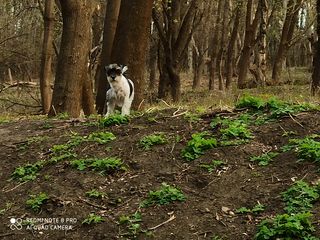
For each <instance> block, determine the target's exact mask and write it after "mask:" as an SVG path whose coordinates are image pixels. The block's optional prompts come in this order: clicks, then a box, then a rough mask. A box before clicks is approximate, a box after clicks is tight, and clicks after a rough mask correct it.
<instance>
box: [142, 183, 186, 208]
mask: <svg viewBox="0 0 320 240" xmlns="http://www.w3.org/2000/svg"><path fill="white" fill-rule="evenodd" d="M185 200H186V197H185V195H184V194H183V192H182V191H181V190H179V189H177V188H175V187H172V186H170V185H168V184H166V183H162V185H161V188H160V189H159V190H157V191H150V192H149V194H148V197H147V199H146V200H145V201H143V202H142V203H141V206H142V207H149V206H152V205H156V204H157V205H166V204H169V203H172V202H174V201H180V202H183V201H185Z"/></svg>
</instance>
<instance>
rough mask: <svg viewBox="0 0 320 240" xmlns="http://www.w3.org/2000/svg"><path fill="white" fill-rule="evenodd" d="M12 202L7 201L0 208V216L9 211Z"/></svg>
mask: <svg viewBox="0 0 320 240" xmlns="http://www.w3.org/2000/svg"><path fill="white" fill-rule="evenodd" d="M13 205H14V204H13V203H12V202H7V203H6V205H5V207H4V208H1V209H0V216H1V215H3V214H5V212H7V211H9V210H10V209H11V208H12V207H13Z"/></svg>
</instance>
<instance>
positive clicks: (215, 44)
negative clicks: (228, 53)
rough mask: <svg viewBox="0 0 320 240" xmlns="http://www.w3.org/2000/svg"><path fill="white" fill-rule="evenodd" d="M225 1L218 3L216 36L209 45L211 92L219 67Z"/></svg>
mask: <svg viewBox="0 0 320 240" xmlns="http://www.w3.org/2000/svg"><path fill="white" fill-rule="evenodd" d="M223 2H224V1H222V0H219V2H218V10H217V19H216V24H215V29H214V35H213V39H212V41H211V42H210V43H209V48H210V50H209V56H210V59H211V60H210V62H209V63H208V64H209V65H208V68H209V90H213V89H214V80H215V73H216V66H217V58H218V56H217V55H218V49H219V43H220V41H219V39H220V34H221V32H222V27H221V24H222V23H221V14H222V4H223Z"/></svg>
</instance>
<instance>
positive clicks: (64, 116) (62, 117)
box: [54, 112, 70, 120]
mask: <svg viewBox="0 0 320 240" xmlns="http://www.w3.org/2000/svg"><path fill="white" fill-rule="evenodd" d="M54 118H56V119H59V120H67V119H69V118H70V116H69V114H68V113H67V112H64V113H59V114H57V115H56V116H55V117H54Z"/></svg>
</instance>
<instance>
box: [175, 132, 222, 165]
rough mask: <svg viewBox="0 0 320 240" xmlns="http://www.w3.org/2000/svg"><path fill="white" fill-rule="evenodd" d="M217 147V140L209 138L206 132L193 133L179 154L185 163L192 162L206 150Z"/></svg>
mask: <svg viewBox="0 0 320 240" xmlns="http://www.w3.org/2000/svg"><path fill="white" fill-rule="evenodd" d="M217 145H218V142H217V140H216V139H215V138H213V137H211V135H210V134H209V133H208V132H201V133H194V134H192V139H191V140H190V141H189V142H188V143H187V146H186V147H185V148H184V149H182V152H181V154H182V157H183V158H184V159H186V160H187V161H192V160H194V159H197V158H198V157H200V156H201V155H203V154H204V152H205V151H206V150H208V149H211V148H214V147H216V146H217Z"/></svg>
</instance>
